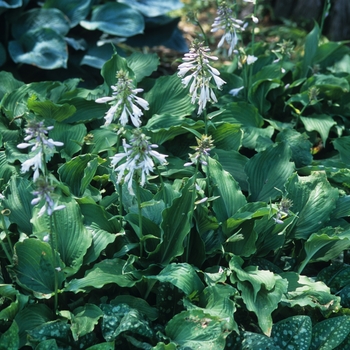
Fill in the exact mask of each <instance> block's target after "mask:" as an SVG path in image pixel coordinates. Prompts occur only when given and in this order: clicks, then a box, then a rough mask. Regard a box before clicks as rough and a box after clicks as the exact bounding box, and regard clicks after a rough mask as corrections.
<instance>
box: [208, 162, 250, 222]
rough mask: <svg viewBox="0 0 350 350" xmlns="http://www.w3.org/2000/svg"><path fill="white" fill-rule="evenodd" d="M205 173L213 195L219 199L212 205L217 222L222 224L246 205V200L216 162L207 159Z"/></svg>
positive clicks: (229, 176) (232, 180)
mask: <svg viewBox="0 0 350 350" xmlns="http://www.w3.org/2000/svg"><path fill="white" fill-rule="evenodd" d="M206 173H207V176H210V180H211V182H212V187H213V189H214V191H213V195H214V196H218V197H219V198H217V199H215V201H214V203H213V209H214V211H215V214H216V215H215V216H216V217H217V219H218V221H219V222H224V221H226V220H227V219H228V218H230V217H231V216H233V215H234V214H235V213H236V212H237V211H238V210H239V209H240V208H241V207H242V206H243V205H245V204H246V202H247V201H246V198H245V196H244V195H243V193H242V192H241V190H240V188H239V186H238V184H237V182H236V181H235V180H234V179H233V177H232V176H231V175H230V174H229V173H228V172H227V171H225V170H223V169H222V167H221V165H220V163H219V162H218V161H216V160H214V159H212V158H210V157H208V168H206Z"/></svg>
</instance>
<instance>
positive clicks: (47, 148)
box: [17, 120, 63, 181]
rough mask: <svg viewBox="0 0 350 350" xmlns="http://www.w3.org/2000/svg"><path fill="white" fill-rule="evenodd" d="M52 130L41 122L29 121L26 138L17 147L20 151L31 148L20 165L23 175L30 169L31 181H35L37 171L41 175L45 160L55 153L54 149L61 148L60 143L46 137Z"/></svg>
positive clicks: (37, 174)
mask: <svg viewBox="0 0 350 350" xmlns="http://www.w3.org/2000/svg"><path fill="white" fill-rule="evenodd" d="M52 129H53V126H47V127H46V126H45V125H44V122H43V121H40V122H38V121H36V120H31V121H29V122H28V124H27V127H26V128H25V130H24V131H25V133H26V134H27V136H26V137H25V138H24V141H26V142H23V143H20V144H19V145H17V147H18V148H20V149H25V148H28V147H31V149H30V152H29V158H28V159H27V160H26V161H25V162H23V163H22V168H21V172H22V173H25V172H27V171H29V169H32V170H33V171H34V175H33V180H34V181H36V180H37V179H38V177H39V175H40V172H39V170H41V171H42V172H43V173H44V172H45V171H44V169H45V168H44V167H45V160H49V159H50V158H51V156H52V154H53V153H54V152H55V147H56V146H57V147H60V146H63V143H62V142H59V141H54V140H53V139H49V138H48V137H47V135H48V132H49V131H50V130H52Z"/></svg>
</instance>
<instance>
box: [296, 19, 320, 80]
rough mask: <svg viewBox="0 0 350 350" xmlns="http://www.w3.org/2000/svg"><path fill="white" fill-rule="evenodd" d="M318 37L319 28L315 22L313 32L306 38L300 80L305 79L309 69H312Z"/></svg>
mask: <svg viewBox="0 0 350 350" xmlns="http://www.w3.org/2000/svg"><path fill="white" fill-rule="evenodd" d="M319 36H320V27H319V26H318V24H317V23H316V22H315V26H314V28H313V30H312V31H311V32H310V33H309V34H308V35H307V36H306V41H305V50H304V58H303V60H302V68H301V72H300V73H301V74H300V78H304V77H306V76H307V75H308V73H309V70H310V69H311V67H313V61H314V58H315V55H316V52H317V49H318V41H319Z"/></svg>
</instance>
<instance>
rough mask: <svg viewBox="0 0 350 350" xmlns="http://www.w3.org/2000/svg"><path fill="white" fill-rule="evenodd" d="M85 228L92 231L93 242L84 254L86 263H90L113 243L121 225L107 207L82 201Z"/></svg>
mask: <svg viewBox="0 0 350 350" xmlns="http://www.w3.org/2000/svg"><path fill="white" fill-rule="evenodd" d="M80 209H81V213H82V215H83V223H84V226H85V228H86V229H87V230H88V231H90V232H91V235H92V243H91V246H90V247H89V249H88V250H87V252H86V254H85V256H84V264H89V263H91V262H93V261H95V260H96V259H98V257H99V256H100V254H101V252H102V251H103V250H104V249H106V247H107V245H108V244H110V243H113V242H114V241H115V239H116V237H117V234H118V233H119V232H120V230H121V227H120V224H119V221H118V220H117V219H116V218H111V217H110V215H109V214H108V213H107V212H106V211H105V209H104V208H103V207H101V206H99V205H97V204H95V203H86V202H83V201H80Z"/></svg>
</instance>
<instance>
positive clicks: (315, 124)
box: [300, 114, 336, 145]
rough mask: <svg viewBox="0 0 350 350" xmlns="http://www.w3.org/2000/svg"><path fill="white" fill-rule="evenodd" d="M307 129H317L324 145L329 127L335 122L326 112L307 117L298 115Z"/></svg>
mask: <svg viewBox="0 0 350 350" xmlns="http://www.w3.org/2000/svg"><path fill="white" fill-rule="evenodd" d="M300 120H301V121H302V122H303V124H304V126H305V129H306V130H307V131H314V130H315V131H317V132H318V133H319V134H320V135H321V138H322V142H323V144H324V145H325V144H326V141H327V138H328V134H329V131H330V129H331V128H332V126H333V125H335V124H336V122H335V121H334V120H333V118H332V117H330V116H328V115H326V114H313V115H311V116H309V117H300Z"/></svg>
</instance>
